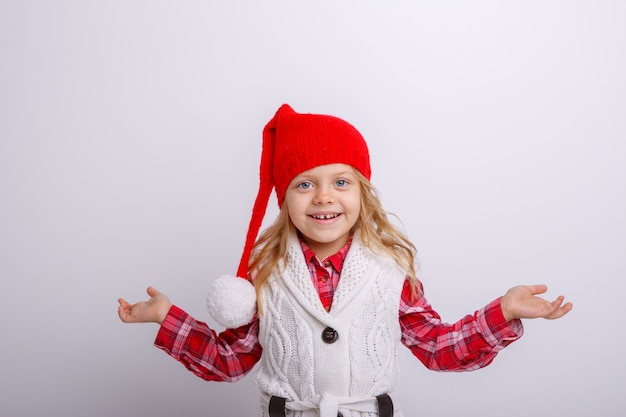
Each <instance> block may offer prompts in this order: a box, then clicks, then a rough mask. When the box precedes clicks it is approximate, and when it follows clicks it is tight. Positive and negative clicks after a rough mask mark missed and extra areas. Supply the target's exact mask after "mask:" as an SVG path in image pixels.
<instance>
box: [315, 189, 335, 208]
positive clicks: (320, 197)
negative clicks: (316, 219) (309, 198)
mask: <svg viewBox="0 0 626 417" xmlns="http://www.w3.org/2000/svg"><path fill="white" fill-rule="evenodd" d="M334 198H335V197H334V195H333V191H332V189H331V188H330V187H326V186H320V187H317V188H316V189H315V200H314V202H315V204H329V203H332V202H334Z"/></svg>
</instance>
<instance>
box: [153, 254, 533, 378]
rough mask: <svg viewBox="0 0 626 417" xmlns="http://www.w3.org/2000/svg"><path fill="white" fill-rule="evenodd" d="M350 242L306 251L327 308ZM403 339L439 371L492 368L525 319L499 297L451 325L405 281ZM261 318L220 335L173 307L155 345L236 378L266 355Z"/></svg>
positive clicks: (212, 374) (206, 372)
mask: <svg viewBox="0 0 626 417" xmlns="http://www.w3.org/2000/svg"><path fill="white" fill-rule="evenodd" d="M350 243H351V242H348V244H346V246H345V247H344V248H343V249H341V250H340V251H339V252H338V253H336V254H335V255H332V256H330V257H328V258H326V259H324V260H323V261H322V262H320V261H319V260H318V259H317V257H316V256H315V253H313V252H312V251H311V250H310V249H309V248H308V247H307V246H306V245H305V244H304V243H302V250H303V252H304V256H305V259H306V261H307V264H308V266H309V271H310V273H311V279H312V281H313V285H314V286H315V288H316V289H317V290H318V292H319V294H320V300H321V301H322V304H323V305H324V307H326V308H327V309H328V310H329V309H330V307H331V305H332V300H333V294H334V292H335V288H337V284H338V283H339V277H340V273H341V269H342V267H343V262H344V260H345V258H346V254H347V253H348V249H349V248H350ZM400 327H401V329H402V343H403V344H404V345H405V346H407V347H408V348H409V349H410V350H411V352H412V353H413V355H415V356H416V357H417V358H418V359H419V360H420V361H421V362H422V363H423V364H424V365H425V366H426V367H427V368H429V369H433V370H439V371H471V370H474V369H478V368H482V367H484V366H487V365H488V364H490V363H491V361H493V359H494V358H495V356H496V354H497V353H498V352H499V351H500V350H502V349H503V348H504V347H506V346H507V345H508V344H509V343H511V342H513V341H515V340H517V339H519V338H520V337H521V336H522V334H523V327H522V323H521V321H520V320H513V321H511V322H508V323H507V322H506V321H505V319H504V316H503V314H502V309H501V307H500V300H499V299H496V300H494V301H492V302H491V303H489V304H488V305H487V306H486V307H484V308H482V309H480V310H478V311H476V312H475V313H474V314H473V315H468V316H465V317H464V318H462V319H461V320H459V321H457V322H456V323H454V324H447V323H444V322H442V321H441V318H440V317H439V315H438V314H437V312H435V311H434V310H433V309H432V307H431V306H430V304H428V301H426V299H425V298H424V297H423V296H421V297H413V296H412V291H411V287H410V285H409V281H408V280H407V281H405V285H404V288H403V291H402V296H401V300H400ZM258 331H259V320H258V319H255V320H253V321H252V322H251V323H250V324H247V325H245V326H242V327H240V328H238V329H227V330H225V331H223V332H222V333H219V334H217V333H216V332H215V331H214V330H212V329H211V328H209V327H208V326H207V325H206V324H205V323H203V322H200V321H197V320H195V319H194V318H193V317H191V316H190V315H188V314H187V313H185V312H184V311H183V310H181V309H180V308H178V307H176V306H172V308H171V309H170V311H169V313H168V315H167V317H166V318H165V320H164V321H163V324H162V325H161V328H160V329H159V333H158V334H157V337H156V340H155V345H156V346H157V347H158V348H160V349H163V350H164V351H165V352H167V353H168V354H169V355H170V356H172V357H173V358H174V359H176V360H178V361H180V362H181V363H182V364H183V365H184V366H185V367H186V368H187V369H189V370H190V371H191V372H193V373H194V374H196V375H197V376H199V377H201V378H203V379H206V380H209V381H231V382H232V381H236V380H238V379H240V378H242V377H243V376H244V375H245V374H247V373H248V372H249V371H250V370H251V369H252V368H253V367H254V365H255V364H256V363H257V362H258V361H259V358H260V357H261V351H262V349H261V345H260V344H259V340H258Z"/></svg>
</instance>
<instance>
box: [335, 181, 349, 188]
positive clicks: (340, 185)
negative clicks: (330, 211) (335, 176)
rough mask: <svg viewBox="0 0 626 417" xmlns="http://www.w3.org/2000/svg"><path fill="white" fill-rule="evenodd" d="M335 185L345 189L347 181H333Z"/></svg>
mask: <svg viewBox="0 0 626 417" xmlns="http://www.w3.org/2000/svg"><path fill="white" fill-rule="evenodd" d="M335 185H336V186H337V187H345V186H346V185H348V181H346V180H337V181H335Z"/></svg>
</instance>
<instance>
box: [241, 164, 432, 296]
mask: <svg viewBox="0 0 626 417" xmlns="http://www.w3.org/2000/svg"><path fill="white" fill-rule="evenodd" d="M353 171H354V173H355V174H356V176H357V178H358V180H359V183H360V187H361V207H360V212H359V218H358V219H357V221H356V223H355V225H354V227H353V230H351V232H352V233H354V231H355V230H357V229H359V230H360V237H361V242H362V243H363V244H364V245H365V246H366V247H368V248H369V249H370V250H371V251H372V252H374V253H377V254H379V255H388V256H390V257H392V258H393V259H394V260H395V261H396V262H397V263H398V265H399V266H400V268H401V269H402V270H404V271H406V274H407V279H408V280H409V283H410V285H411V289H412V291H413V296H414V297H417V296H419V295H421V292H422V289H421V284H420V282H419V280H418V279H417V275H416V272H415V271H416V253H417V250H416V248H415V245H413V243H411V241H410V240H409V239H408V238H407V236H406V235H405V234H404V233H403V232H402V231H401V230H400V229H399V228H398V227H396V226H395V225H394V224H393V223H392V222H391V221H390V220H389V213H387V212H386V211H385V210H384V209H383V207H382V204H381V202H380V198H379V194H378V191H377V190H376V188H375V187H374V186H373V185H372V184H371V183H370V182H369V181H368V180H367V178H365V177H364V176H363V175H362V174H361V173H360V172H359V171H358V170H356V169H354V168H353ZM296 233H297V230H296V227H295V226H294V224H293V223H292V222H291V219H290V218H289V211H288V208H287V203H286V202H285V201H283V205H282V207H281V209H280V212H279V214H278V217H277V218H276V221H275V222H274V224H272V225H271V226H269V227H268V228H267V229H265V230H264V231H263V233H261V236H260V237H259V238H258V239H257V241H256V242H255V244H254V247H253V248H252V253H251V255H250V263H249V265H248V270H249V271H252V273H251V276H252V277H253V283H254V286H255V288H256V291H257V299H259V293H260V290H261V287H262V286H263V284H265V282H267V280H268V279H269V278H270V277H271V276H272V274H273V273H274V270H275V269H276V268H278V267H279V266H280V264H281V261H282V262H283V264H285V263H286V262H287V247H288V245H289V240H290V237H291V236H293V235H294V234H296Z"/></svg>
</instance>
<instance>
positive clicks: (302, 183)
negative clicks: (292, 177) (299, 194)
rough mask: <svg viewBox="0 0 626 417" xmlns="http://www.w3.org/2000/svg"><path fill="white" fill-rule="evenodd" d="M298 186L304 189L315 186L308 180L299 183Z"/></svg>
mask: <svg viewBox="0 0 626 417" xmlns="http://www.w3.org/2000/svg"><path fill="white" fill-rule="evenodd" d="M297 187H298V188H300V189H302V190H308V189H309V188H311V187H313V184H311V183H310V182H308V181H303V182H301V183H300V184H298V185H297Z"/></svg>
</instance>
